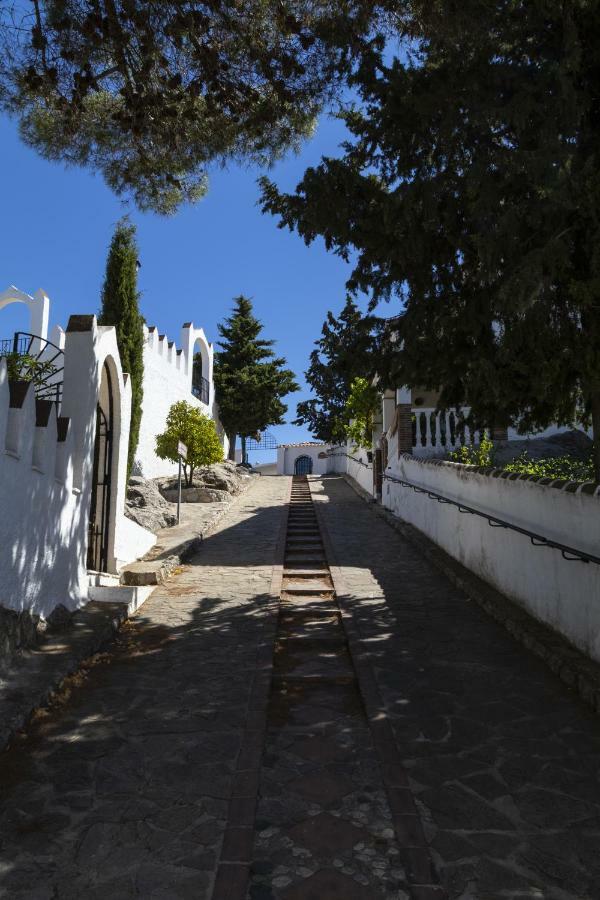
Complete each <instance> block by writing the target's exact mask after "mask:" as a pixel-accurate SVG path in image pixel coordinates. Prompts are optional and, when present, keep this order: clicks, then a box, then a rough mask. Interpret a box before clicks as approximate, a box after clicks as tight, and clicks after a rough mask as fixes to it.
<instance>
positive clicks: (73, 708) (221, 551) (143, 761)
mask: <svg viewBox="0 0 600 900" xmlns="http://www.w3.org/2000/svg"><path fill="white" fill-rule="evenodd" d="M288 485H289V482H288V480H287V479H285V478H262V479H257V483H256V484H254V485H252V486H251V487H250V489H249V491H248V493H247V494H246V495H244V497H243V498H241V500H240V502H239V504H237V505H236V506H235V508H234V509H232V510H231V511H230V512H229V513H228V514H227V515H226V517H225V518H224V519H223V521H222V523H221V525H220V526H219V530H218V532H217V533H216V534H215V535H213V536H211V537H210V538H209V539H208V540H207V541H206V542H205V544H204V547H203V549H202V551H201V552H200V553H199V554H198V556H197V557H196V558H195V560H194V561H193V563H192V564H191V565H189V566H186V567H184V568H183V569H182V571H181V573H180V574H179V575H177V576H175V577H174V578H173V579H172V580H171V581H170V582H169V583H168V584H167V585H165V586H164V587H161V588H160V589H158V590H157V591H156V592H155V593H154V594H153V595H152V597H151V598H150V599H149V600H148V601H147V602H146V604H145V605H144V607H143V608H142V610H141V611H140V614H139V615H138V616H137V617H136V618H135V619H134V620H132V622H131V623H130V625H129V626H128V627H127V628H126V629H125V630H124V631H123V632H122V633H121V636H120V638H119V641H118V643H117V644H116V645H115V647H114V648H111V650H110V652H108V653H107V654H105V655H103V657H102V658H101V659H100V660H98V661H97V663H96V664H95V665H93V666H91V667H90V668H89V670H88V671H87V673H83V674H82V675H81V676H80V677H79V678H76V679H74V681H73V685H72V690H71V695H70V697H66V698H65V700H64V703H63V705H62V707H59V708H56V709H52V710H51V711H50V712H49V713H47V714H45V715H42V716H39V717H38V718H37V720H36V721H35V722H34V723H33V724H32V726H31V727H30V729H29V730H28V733H27V735H25V736H23V738H22V739H21V740H20V741H18V742H17V743H15V744H13V746H12V748H11V749H10V750H9V751H7V752H6V753H5V754H4V755H3V756H1V757H0V897H2V898H7V900H8V898H10V900H25V898H27V900H46V898H47V900H50V898H53V900H54V898H59V900H63V898H64V900H84V898H85V900H93V898H103V900H121V898H129V897H134V896H135V897H144V898H161V900H162V898H164V900H173V898H180V897H181V898H195V900H203V898H208V897H210V894H211V890H212V881H213V877H214V872H215V868H216V864H217V860H218V856H219V852H220V847H221V842H222V837H223V832H224V828H225V824H226V817H227V807H228V799H229V797H230V794H231V788H232V780H233V772H234V768H235V764H236V758H237V756H238V752H239V749H240V745H241V741H242V738H243V733H244V729H245V727H246V720H247V707H248V697H249V692H250V690H251V685H252V680H253V676H254V673H255V669H256V655H257V651H256V647H257V641H258V640H259V639H260V633H261V627H262V621H263V619H264V617H265V613H264V612H263V609H264V608H265V607H266V605H267V603H268V602H269V600H270V597H269V590H270V583H271V574H272V566H273V562H274V556H275V548H276V544H277V538H278V534H279V529H280V525H281V522H282V516H283V510H284V505H283V501H284V499H285V496H286V492H287V490H288Z"/></svg>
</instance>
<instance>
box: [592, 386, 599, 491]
mask: <svg viewBox="0 0 600 900" xmlns="http://www.w3.org/2000/svg"><path fill="white" fill-rule="evenodd" d="M592 431H593V438H594V450H593V457H592V459H593V462H594V480H595V481H596V483H597V484H600V391H596V393H594V394H592Z"/></svg>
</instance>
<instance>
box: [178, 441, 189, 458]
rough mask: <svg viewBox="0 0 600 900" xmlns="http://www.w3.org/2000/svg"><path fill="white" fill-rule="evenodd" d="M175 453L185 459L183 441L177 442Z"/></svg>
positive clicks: (185, 451)
mask: <svg viewBox="0 0 600 900" xmlns="http://www.w3.org/2000/svg"><path fill="white" fill-rule="evenodd" d="M177 453H178V454H179V456H180V457H181V458H182V459H187V447H186V446H185V444H184V443H183V441H179V443H178V444H177Z"/></svg>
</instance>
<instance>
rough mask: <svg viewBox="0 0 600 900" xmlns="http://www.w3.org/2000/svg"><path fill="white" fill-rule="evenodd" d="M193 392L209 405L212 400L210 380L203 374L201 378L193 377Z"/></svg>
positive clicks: (197, 397)
mask: <svg viewBox="0 0 600 900" xmlns="http://www.w3.org/2000/svg"><path fill="white" fill-rule="evenodd" d="M192 394H193V395H194V397H196V399H198V400H199V401H200V402H201V403H205V404H206V405H207V406H208V404H209V400H210V384H209V382H208V380H207V379H206V378H203V377H202V376H200V378H197V377H195V378H193V380H192Z"/></svg>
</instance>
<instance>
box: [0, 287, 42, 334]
mask: <svg viewBox="0 0 600 900" xmlns="http://www.w3.org/2000/svg"><path fill="white" fill-rule="evenodd" d="M11 303H23V304H24V305H25V306H26V307H27V309H28V310H29V333H30V334H33V335H35V336H36V337H39V338H41V339H42V340H44V341H45V340H47V338H48V321H49V318H50V298H49V297H48V295H47V294H46V293H45V291H43V290H42V289H41V288H39V289H38V290H37V291H36V292H35V294H34V295H33V297H31V296H30V295H29V294H26V293H25V292H24V291H20V290H19V289H18V288H16V287H15V286H14V285H11V286H10V287H8V288H7V289H6V290H5V291H2V293H1V294H0V310H1V309H4V308H5V307H6V306H10V305H11Z"/></svg>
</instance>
